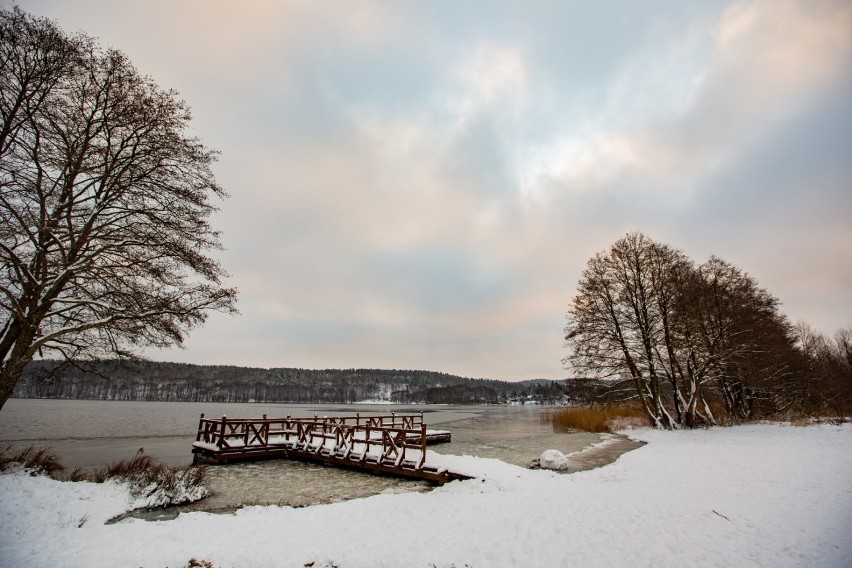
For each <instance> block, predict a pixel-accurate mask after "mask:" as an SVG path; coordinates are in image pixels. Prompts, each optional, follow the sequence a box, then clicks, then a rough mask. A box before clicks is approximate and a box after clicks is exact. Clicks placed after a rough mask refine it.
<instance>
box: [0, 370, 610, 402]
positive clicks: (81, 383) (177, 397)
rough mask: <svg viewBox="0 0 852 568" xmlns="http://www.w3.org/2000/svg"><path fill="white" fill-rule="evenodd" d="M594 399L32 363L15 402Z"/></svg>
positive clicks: (535, 383)
mask: <svg viewBox="0 0 852 568" xmlns="http://www.w3.org/2000/svg"><path fill="white" fill-rule="evenodd" d="M599 391H600V387H599V386H596V385H595V383H593V382H592V381H586V380H576V379H575V380H562V381H550V380H544V379H537V380H527V381H521V382H509V381H498V380H490V379H471V378H466V377H460V376H457V375H450V374H447V373H439V372H434V371H417V370H386V369H323V370H314V369H296V368H273V369H259V368H249V367H236V366H221V365H190V364H185V363H163V362H152V361H125V360H101V361H86V362H77V363H74V364H70V363H67V362H62V361H54V360H38V361H33V362H32V363H30V364H29V366H28V367H27V368H26V370H25V372H24V375H23V377H22V379H21V381H20V382H19V383H18V385H17V386H16V388H15V394H14V395H15V396H16V397H19V398H64V399H94V400H147V401H163V402H172V401H183V402H289V403H308V404H314V403H352V402H364V401H382V402H393V403H402V404H414V403H427V404H503V403H538V404H564V403H572V404H582V403H585V402H589V401H591V400H593V399H594V398H595V396H596V394H599Z"/></svg>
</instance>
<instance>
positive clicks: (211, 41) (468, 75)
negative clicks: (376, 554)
mask: <svg viewBox="0 0 852 568" xmlns="http://www.w3.org/2000/svg"><path fill="white" fill-rule="evenodd" d="M17 4H18V5H19V6H20V7H21V8H23V9H24V10H26V11H28V12H30V13H32V14H35V15H38V16H47V17H50V18H52V19H54V20H56V21H57V22H58V23H59V24H60V25H61V26H62V27H63V28H64V29H65V30H66V31H69V32H73V31H84V32H86V33H87V34H89V35H91V36H94V37H96V38H98V40H99V42H100V44H101V45H102V46H105V47H114V48H117V49H120V50H121V51H123V52H125V53H126V54H127V55H128V56H129V58H130V59H131V61H133V63H134V64H135V65H136V66H137V68H138V69H139V71H140V72H141V73H142V74H145V75H150V76H151V77H153V78H154V79H155V80H156V81H157V83H158V84H159V85H160V86H162V87H163V88H170V89H175V90H177V91H178V92H179V93H180V96H181V97H182V98H183V99H184V100H185V101H186V102H187V103H188V104H189V106H190V107H191V108H192V111H193V117H194V118H193V123H192V128H193V133H194V134H195V135H197V136H198V137H199V138H201V139H202V140H203V141H204V142H205V144H207V145H208V146H210V147H212V148H215V149H217V150H219V151H220V152H221V155H220V157H219V161H218V163H217V164H216V166H215V169H214V171H215V173H216V177H217V180H218V181H219V183H220V184H221V185H222V186H223V187H224V189H225V190H226V191H227V192H228V193H229V194H230V197H229V198H228V199H227V200H225V201H222V202H221V203H219V207H220V211H219V212H218V213H217V214H216V216H215V217H214V219H213V223H214V226H215V227H216V228H218V229H219V230H221V231H222V242H223V244H224V246H225V248H226V250H224V251H222V252H221V253H216V258H217V259H218V260H220V261H221V263H222V264H223V266H224V267H225V269H226V270H227V271H228V272H229V273H230V275H231V276H230V278H229V279H228V280H227V282H226V284H227V285H229V286H235V287H237V288H238V289H239V291H240V297H239V303H238V308H239V310H240V315H238V316H226V315H222V314H212V315H211V316H210V318H209V319H208V321H207V323H206V324H205V325H204V327H202V328H199V329H196V330H193V331H192V332H191V334H190V336H189V338H188V339H187V341H186V344H185V346H184V347H185V348H184V349H183V350H180V349H172V350H167V351H149V352H147V353H146V354H147V356H148V357H150V358H152V359H156V360H165V361H182V362H189V363H199V364H233V365H243V366H252V367H303V368H344V369H345V368H358V367H364V368H383V369H427V370H435V371H443V372H448V373H453V374H458V375H463V376H468V377H482V378H493V379H504V380H521V379H533V378H547V379H561V378H565V377H567V376H568V375H569V372H568V371H566V370H565V369H564V368H563V364H562V359H563V358H564V357H565V356H566V355H567V349H565V347H564V345H563V344H564V340H563V329H564V326H565V313H566V311H567V309H568V307H569V306H570V302H571V299H572V297H573V296H574V294H575V293H576V285H577V282H578V280H579V278H580V275H581V272H582V271H583V269H584V267H585V265H586V263H587V262H588V260H589V259H590V258H591V257H593V256H594V255H595V254H596V253H598V252H601V251H604V250H606V249H607V248H608V247H609V246H610V245H611V244H612V243H613V242H615V241H616V240H618V239H619V238H621V237H622V236H624V235H625V234H626V233H627V232H630V231H641V232H643V233H645V234H646V235H648V236H649V237H651V238H652V239H654V240H656V241H660V242H663V243H666V244H668V245H670V246H672V247H675V248H678V249H680V250H682V251H684V252H685V253H686V254H687V255H688V256H690V257H691V258H693V259H694V260H695V261H696V262H703V261H704V260H706V259H707V258H708V257H709V256H710V255H716V256H719V257H721V258H722V259H724V260H726V261H729V262H731V263H733V264H735V265H737V266H738V267H740V268H742V269H743V270H745V271H746V272H748V273H749V274H751V275H752V276H754V277H755V278H756V279H757V280H758V282H759V283H760V285H761V286H763V287H764V288H765V289H767V290H768V291H769V292H770V293H772V294H773V295H775V296H776V297H777V298H779V300H780V301H781V302H782V305H781V310H782V311H783V313H785V314H786V315H787V316H788V317H789V318H790V320H791V321H793V322H797V321H799V320H804V321H806V322H807V323H809V324H810V325H812V326H813V327H814V328H815V329H817V330H818V331H821V332H823V333H826V334H833V333H834V332H835V331H836V330H837V329H838V328H841V327H846V326H849V325H852V260H850V259H852V3H849V2H848V1H845V0H836V1H832V0H801V1H797V0H774V1H721V0H720V1H714V0H702V1H695V2H690V1H683V0H678V1H658V0H649V1H644V2H633V1H629V0H624V1H604V2H571V1H526V2H507V1H470V2H455V1H435V2H410V1H391V0H387V1H384V2H371V1H363V2H332V1H329V0H319V1H307V0H305V1H281V2H271V1H270V2H259V1H241V2H224V1H219V0H212V1H204V2H202V1H200V0H199V1H188V0H146V1H145V2H142V1H137V2H114V1H112V0H88V1H87V0H75V1H73V2H69V1H66V0H44V1H41V0H27V1H20V2H17ZM0 5H2V6H3V7H8V6H10V5H11V3H10V2H8V1H6V0H3V1H0Z"/></svg>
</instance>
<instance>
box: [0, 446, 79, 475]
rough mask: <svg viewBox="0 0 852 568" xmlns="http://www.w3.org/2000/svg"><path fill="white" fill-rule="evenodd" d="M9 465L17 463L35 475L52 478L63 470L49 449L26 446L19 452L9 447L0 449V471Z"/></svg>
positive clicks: (57, 458)
mask: <svg viewBox="0 0 852 568" xmlns="http://www.w3.org/2000/svg"><path fill="white" fill-rule="evenodd" d="M10 463H19V464H21V465H22V466H24V467H25V468H27V469H29V470H32V471H33V472H34V473H37V474H44V475H47V476H49V477H54V476H55V475H56V474H57V473H59V472H60V471H62V470H64V469H65V466H64V465H62V460H60V459H59V456H57V455H56V454H54V453H51V451H50V448H44V447H42V448H37V447H35V446H28V447H26V448H23V449H20V450H17V451H15V450H13V449H12V447H11V446H6V447H4V448H2V449H0V471H2V470H4V469H6V467H7V466H8V465H9V464H10Z"/></svg>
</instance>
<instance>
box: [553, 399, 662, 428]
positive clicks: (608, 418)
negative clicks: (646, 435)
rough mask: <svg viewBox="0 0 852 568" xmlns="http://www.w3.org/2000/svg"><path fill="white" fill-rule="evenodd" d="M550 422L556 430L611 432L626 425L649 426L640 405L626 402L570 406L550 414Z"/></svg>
mask: <svg viewBox="0 0 852 568" xmlns="http://www.w3.org/2000/svg"><path fill="white" fill-rule="evenodd" d="M550 422H551V423H552V424H553V427H554V428H556V429H558V430H583V431H586V432H612V430H614V429H618V428H624V427H627V426H650V421H649V420H648V416H647V415H646V414H645V411H644V410H643V409H642V407H641V406H639V405H638V404H628V403H620V404H607V405H594V406H572V407H570V408H566V409H565V410H562V411H560V412H557V413H556V414H554V415H553V416H551V418H550Z"/></svg>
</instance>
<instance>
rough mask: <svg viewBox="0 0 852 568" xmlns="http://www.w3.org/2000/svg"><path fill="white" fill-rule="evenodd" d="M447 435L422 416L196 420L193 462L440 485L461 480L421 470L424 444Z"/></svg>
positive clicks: (436, 441) (447, 433)
mask: <svg viewBox="0 0 852 568" xmlns="http://www.w3.org/2000/svg"><path fill="white" fill-rule="evenodd" d="M449 441H450V433H449V432H446V431H435V430H427V429H426V424H425V423H424V422H423V415H422V414H396V413H391V414H389V415H381V416H361V415H360V414H356V415H355V416H324V417H319V416H317V415H314V417H313V418H291V417H290V416H287V417H286V418H267V417H266V415H264V416H263V418H259V419H258V418H237V419H235V418H227V417H226V416H223V417H222V418H221V419H209V418H205V417H204V415H203V414H202V415H201V419H200V420H199V423H198V434H197V435H196V439H195V443H194V444H193V449H192V451H193V453H194V454H195V455H196V458H202V459H205V460H208V461H213V462H219V463H221V462H228V461H234V460H251V459H268V458H291V459H298V460H305V461H314V462H320V463H324V464H326V465H332V466H339V467H347V468H352V469H362V470H366V471H371V472H374V473H382V474H389V475H398V476H404V477H415V478H418V479H428V480H430V481H435V482H438V483H443V482H445V481H448V480H450V479H463V478H465V477H466V476H461V475H456V474H453V473H452V472H447V471H443V472H439V471H438V470H437V468H431V467H429V466H428V465H427V464H426V446H427V445H428V444H434V443H441V442H449Z"/></svg>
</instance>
